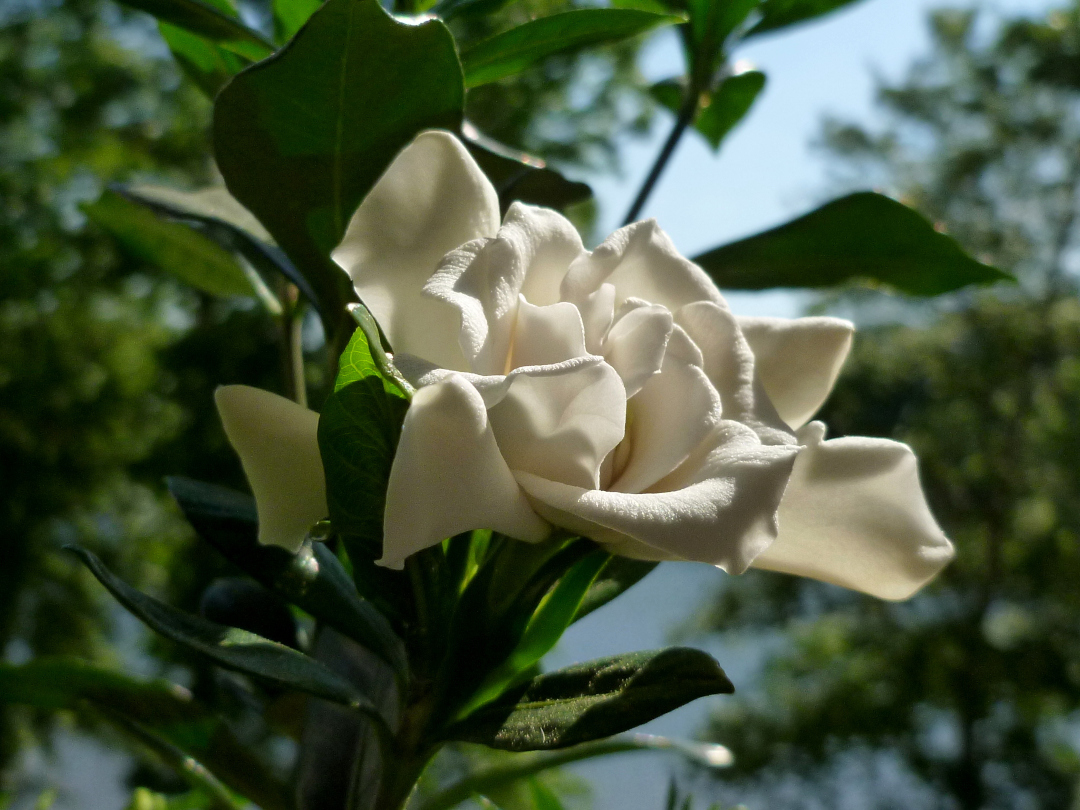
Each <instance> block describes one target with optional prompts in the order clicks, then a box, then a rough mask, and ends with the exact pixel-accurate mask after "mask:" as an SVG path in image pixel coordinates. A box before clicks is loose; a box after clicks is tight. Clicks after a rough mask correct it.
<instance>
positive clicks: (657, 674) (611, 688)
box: [445, 647, 734, 751]
mask: <svg viewBox="0 0 1080 810" xmlns="http://www.w3.org/2000/svg"><path fill="white" fill-rule="evenodd" d="M733 691H734V687H733V686H732V685H731V681H729V680H728V678H727V676H726V675H725V674H724V671H723V670H722V669H721V668H720V665H719V664H718V663H717V662H716V661H715V660H714V659H713V658H712V656H710V655H708V654H706V653H704V652H701V651H700V650H694V649H690V648H687V647H672V648H669V649H666V650H658V651H654V652H637V653H628V654H625V655H619V656H614V657H612V658H604V659H600V660H597V661H590V662H587V663H584V664H575V665H574V666H571V667H567V668H565V669H560V670H557V671H555V672H551V673H548V674H545V675H539V676H537V677H535V678H533V679H531V680H530V681H528V682H526V683H524V684H522V685H520V686H518V687H515V688H514V689H512V690H511V691H509V692H508V693H506V694H505V695H504V696H503V697H501V698H499V699H498V700H496V701H494V702H492V703H488V704H487V705H485V706H483V707H482V708H480V709H479V710H478V711H476V712H474V713H473V714H472V715H470V716H469V717H467V718H466V719H464V720H463V721H461V722H460V723H457V724H456V725H454V726H452V727H451V728H450V729H448V730H447V732H446V734H445V738H446V739H448V740H460V741H464V742H475V743H482V744H484V745H488V746H491V747H492V748H501V749H504V750H508V751H536V750H546V749H551V748H565V747H567V746H571V745H577V744H579V743H584V742H589V741H590V740H597V739H601V738H603V737H609V736H611V735H612V734H618V733H619V732H622V731H626V730H628V729H631V728H634V727H635V726H639V725H641V724H642V723H647V722H648V721H650V720H653V719H655V718H657V717H659V716H661V715H663V714H666V713H667V712H670V711H672V710H674V709H677V708H679V707H680V706H683V705H685V704H687V703H689V702H690V701H692V700H696V699H697V698H700V697H705V696H706V695H716V694H725V693H731V692H733Z"/></svg>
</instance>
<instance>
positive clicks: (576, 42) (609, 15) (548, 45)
mask: <svg viewBox="0 0 1080 810" xmlns="http://www.w3.org/2000/svg"><path fill="white" fill-rule="evenodd" d="M680 22H683V18H682V17H678V16H675V15H672V14H652V13H651V12H648V11H638V10H635V9H623V8H583V9H575V10H573V11H564V12H562V13H561V14H552V15H551V16H550V17H541V18H540V19H538V20H531V21H529V22H527V23H524V24H523V25H519V26H517V27H516V28H511V29H510V30H509V31H504V32H503V33H501V34H496V35H495V36H493V37H491V38H490V39H486V40H484V41H483V42H479V43H477V44H476V45H473V46H472V47H470V48H469V49H468V50H466V51H465V52H464V53H463V54H462V55H461V64H462V67H463V68H464V70H465V85H466V86H467V87H476V86H478V85H481V84H487V83H488V82H494V81H498V80H499V79H502V78H505V77H507V76H512V75H513V74H515V73H520V72H521V71H523V70H525V68H527V67H529V66H530V65H533V64H535V63H536V62H539V61H540V60H541V59H544V58H546V57H548V56H552V55H554V54H557V53H562V52H564V51H569V50H574V49H577V48H583V47H586V46H589V45H599V44H602V43H607V42H617V41H618V40H621V39H626V38H627V37H632V36H634V35H635V34H640V33H642V32H643V31H648V30H650V29H652V28H656V27H658V26H661V25H672V24H675V23H680Z"/></svg>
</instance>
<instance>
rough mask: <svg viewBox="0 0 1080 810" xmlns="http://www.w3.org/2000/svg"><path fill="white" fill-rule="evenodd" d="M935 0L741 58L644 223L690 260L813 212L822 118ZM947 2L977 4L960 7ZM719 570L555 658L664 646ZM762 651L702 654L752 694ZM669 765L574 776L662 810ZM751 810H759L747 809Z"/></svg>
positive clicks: (1031, 9)
mask: <svg viewBox="0 0 1080 810" xmlns="http://www.w3.org/2000/svg"><path fill="white" fill-rule="evenodd" d="M943 5H945V3H943V2H941V0H863V2H861V3H856V4H855V5H854V6H852V7H851V8H848V9H845V10H843V11H840V12H836V13H834V14H832V15H830V16H827V17H825V18H823V19H822V20H821V21H820V22H817V23H813V24H809V25H805V26H802V27H800V28H795V29H791V30H790V31H789V32H787V33H783V34H778V35H775V36H773V37H770V38H767V39H766V38H762V40H761V41H760V42H758V43H754V44H751V45H749V46H747V47H745V48H743V49H742V50H740V51H739V52H738V53H737V54H736V58H739V59H747V60H750V61H751V62H753V63H754V64H755V65H756V66H757V67H758V68H759V69H761V70H763V71H765V73H766V74H767V76H768V80H769V81H768V85H767V87H766V90H765V92H764V94H763V96H762V97H761V99H759V101H758V103H757V105H756V107H755V108H754V109H753V110H752V111H751V113H750V116H749V117H748V119H747V120H746V121H745V122H744V123H743V124H742V125H741V127H740V128H739V129H738V130H736V131H735V133H734V134H732V135H731V137H730V138H729V139H728V141H727V142H726V144H725V146H724V149H723V150H722V152H721V154H720V155H719V156H714V155H713V153H712V152H711V151H710V150H709V149H708V148H707V147H706V146H705V144H704V142H703V141H701V140H700V139H698V138H697V137H696V136H694V135H689V136H688V137H686V138H685V139H684V140H683V141H682V143H681V145H680V147H679V149H678V151H677V152H676V153H675V156H674V158H673V160H672V162H671V163H670V164H669V167H668V171H667V173H666V174H665V175H664V176H663V178H662V179H661V181H660V184H659V186H658V187H657V188H656V190H655V191H654V193H653V196H652V198H651V199H650V201H649V203H648V204H647V205H646V207H645V210H644V212H643V216H647V217H656V218H657V219H658V220H659V222H660V225H661V227H663V228H664V229H665V230H666V231H667V232H668V233H669V234H670V235H671V237H672V238H673V239H674V241H675V244H676V245H677V246H678V247H679V249H680V250H681V251H682V252H683V253H684V254H686V255H694V254H695V253H697V252H699V251H701V250H704V249H706V248H708V247H711V246H713V245H717V244H721V243H723V242H727V241H730V240H732V239H736V238H739V237H741V236H746V235H748V234H751V233H755V232H757V231H759V230H762V229H764V228H767V227H770V226H772V225H776V224H779V223H781V222H784V221H786V220H787V219H790V218H791V217H793V216H795V215H797V214H799V213H801V212H803V211H805V210H807V209H809V208H812V207H813V206H814V205H815V204H816V203H818V202H820V201H821V200H822V199H823V197H824V196H825V195H826V194H827V188H826V177H825V171H824V168H825V164H824V162H823V160H822V159H821V157H820V156H819V155H817V154H816V153H815V152H814V149H813V147H812V143H813V140H814V139H815V138H816V136H817V134H818V132H819V129H820V122H821V120H822V117H823V116H824V115H826V114H833V115H838V116H841V117H846V118H850V119H854V120H858V121H860V122H873V120H874V110H873V103H872V102H873V88H874V76H875V75H877V76H884V77H885V78H887V79H898V78H900V77H901V76H903V74H904V73H905V71H906V68H907V66H908V65H909V64H911V62H912V61H913V60H914V59H915V58H917V57H918V56H919V55H920V54H922V53H924V52H925V51H926V50H927V48H928V44H929V40H928V37H927V33H926V24H925V19H926V14H927V11H929V10H930V9H932V8H940V7H942V6H943ZM948 5H951V6H953V7H970V6H971V5H972V3H971V2H970V0H969V1H968V2H955V3H951V4H948ZM983 5H984V7H985V8H988V9H991V10H996V11H999V12H1002V13H1004V14H1006V15H1014V14H1020V13H1039V12H1042V11H1044V10H1046V9H1048V8H1051V7H1053V6H1055V5H1059V4H1057V3H1052V2H1049V0H998V1H997V2H996V3H987V4H983ZM679 58H680V57H679V53H678V46H677V43H676V41H675V38H674V35H673V34H671V33H670V32H662V33H661V34H658V35H657V36H656V37H655V39H654V40H653V41H652V42H650V43H649V45H648V46H647V48H646V51H645V54H644V57H643V61H642V69H643V71H644V72H645V74H646V76H647V77H648V78H650V79H662V78H666V77H668V76H671V75H674V74H676V73H678V72H679V69H680V64H679ZM670 127H671V117H670V116H669V115H667V114H666V113H665V114H661V115H659V116H658V121H657V122H656V124H655V125H654V127H653V131H652V132H651V133H650V137H649V138H648V139H647V140H644V141H633V142H628V143H626V144H624V146H623V156H624V161H625V166H626V172H625V177H623V178H622V179H612V178H590V182H592V183H593V186H594V189H595V190H596V192H597V194H598V196H599V197H600V200H601V216H602V223H601V224H602V232H603V233H607V232H609V231H611V230H613V229H614V228H616V227H618V225H619V224H620V222H621V219H622V217H623V216H624V214H625V211H626V208H627V206H628V205H629V201H630V200H631V199H632V198H633V196H634V193H635V192H636V190H637V188H638V186H639V185H640V183H641V180H642V178H643V177H644V176H645V174H646V173H647V172H648V170H649V167H650V165H651V163H652V160H653V158H654V155H655V154H656V152H657V150H658V149H659V146H660V144H661V143H662V142H663V140H664V138H665V137H666V136H667V133H668V131H669V128H670ZM728 298H729V300H730V302H731V304H732V308H733V309H734V310H735V311H736V312H739V313H743V314H755V315H779V316H786V317H790V316H794V315H797V314H798V312H799V309H800V308H801V306H802V303H803V301H804V299H802V298H801V297H800V296H798V295H793V294H791V293H785V292H779V293H776V292H773V293H769V292H766V293H754V294H747V293H743V294H728ZM724 576H725V575H724V574H723V573H721V572H719V571H715V570H712V569H710V568H709V567H708V566H704V565H695V564H690V563H685V564H683V563H680V564H675V563H665V564H664V565H662V566H661V567H660V568H659V569H658V570H657V571H655V572H654V573H652V574H650V576H649V577H648V578H647V579H646V580H645V581H644V582H642V583H641V584H640V585H638V586H637V587H636V588H635V589H634V590H631V591H629V592H628V593H627V594H626V595H625V596H623V597H621V598H620V599H619V600H617V601H616V602H613V603H612V604H611V605H609V606H607V607H605V608H603V609H601V610H599V611H597V612H596V613H594V614H593V615H592V616H590V617H589V618H588V619H586V620H584V621H582V622H581V623H580V624H579V625H575V626H574V627H573V628H572V629H571V630H570V632H569V633H567V635H566V636H565V637H564V639H563V642H562V643H561V645H560V647H559V648H558V649H556V650H555V652H554V653H553V654H552V656H551V658H550V660H549V665H551V666H562V665H565V664H567V663H570V662H571V661H581V660H587V659H589V658H597V657H601V656H604V655H612V654H615V653H618V652H623V651H628V650H635V649H651V648H656V647H660V646H664V645H665V644H666V643H668V642H669V641H670V639H668V638H667V636H668V634H669V632H670V630H671V628H673V627H674V626H677V625H678V624H680V623H681V622H683V621H684V620H686V619H687V617H689V616H690V615H691V614H692V613H693V611H694V609H695V608H696V607H698V606H700V605H701V604H703V602H704V601H705V600H706V599H707V598H708V597H709V595H710V594H711V593H712V592H713V591H714V589H715V588H717V587H718V586H719V585H720V583H721V582H722V578H723V577H724ZM759 649H760V648H759V645H754V644H749V645H744V646H742V647H729V648H727V649H724V648H715V649H710V652H713V653H714V654H716V655H717V657H718V658H719V660H720V661H721V663H722V664H723V666H724V668H725V670H726V671H727V672H728V674H729V675H730V676H731V678H732V680H733V681H734V683H735V685H736V688H737V689H738V688H745V687H747V686H749V683H748V680H749V677H750V675H751V671H752V669H753V662H754V658H755V653H757V652H758V651H759ZM722 699H723V698H706V699H703V700H700V701H697V702H695V703H693V704H691V705H689V706H686V707H684V708H683V709H680V710H679V711H677V712H673V713H672V714H670V715H667V716H665V717H663V718H660V719H659V720H657V721H654V722H653V723H652V724H650V725H649V726H648V727H647V728H646V729H645V730H648V731H652V732H654V733H661V734H671V735H680V736H690V735H692V734H693V733H694V731H695V729H696V728H697V727H698V725H699V724H700V722H701V721H702V720H703V718H704V716H705V713H706V712H707V711H708V703H709V701H710V700H722ZM673 765H675V763H674V762H673V761H672V760H670V759H668V758H666V757H664V756H660V755H656V754H633V755H628V756H623V757H615V758H612V759H609V760H606V761H603V762H596V763H592V764H585V765H581V766H578V768H577V769H576V770H577V771H578V772H579V773H580V774H582V775H583V776H585V777H587V778H588V779H589V780H590V781H592V782H593V784H594V788H595V790H594V796H595V804H594V808H595V810H661V808H662V807H663V799H664V796H665V792H666V790H667V784H668V779H669V778H670V774H671V772H672V766H673ZM750 810H767V809H766V808H750Z"/></svg>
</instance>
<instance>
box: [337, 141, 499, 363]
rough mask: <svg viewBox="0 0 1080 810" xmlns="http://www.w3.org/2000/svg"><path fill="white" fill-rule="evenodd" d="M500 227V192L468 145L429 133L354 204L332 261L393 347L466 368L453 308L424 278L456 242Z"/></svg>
mask: <svg viewBox="0 0 1080 810" xmlns="http://www.w3.org/2000/svg"><path fill="white" fill-rule="evenodd" d="M498 227H499V198H498V195H497V194H496V193H495V189H494V188H493V187H492V185H491V183H489V182H488V179H487V178H486V177H485V176H484V173H483V172H482V171H481V170H480V167H479V166H477V165H476V162H475V161H474V160H473V159H472V157H471V156H470V155H469V153H468V152H467V151H466V149H465V147H464V146H462V145H461V142H460V141H458V139H457V138H455V137H454V136H453V135H451V134H450V133H449V132H441V131H436V130H432V131H428V132H423V133H421V134H420V135H418V136H417V137H416V140H414V141H413V142H412V143H411V144H409V146H407V147H405V149H404V150H402V152H401V153H400V154H399V155H398V156H397V157H396V158H395V159H394V162H393V163H391V164H390V167H389V168H388V169H387V170H386V173H385V174H383V176H382V177H381V178H380V179H379V182H378V183H376V184H375V187H374V188H373V189H372V190H371V192H370V193H369V194H368V195H367V197H366V198H365V199H364V202H363V203H361V205H360V207H359V208H358V209H357V210H356V213H355V214H354V215H353V218H352V220H351V221H350V222H349V227H348V229H347V230H346V231H345V237H344V239H343V240H342V242H341V244H340V245H339V246H338V248H337V249H336V250H335V251H334V253H333V259H334V261H335V262H337V263H338V264H339V265H340V266H341V267H342V268H343V269H344V270H345V272H347V273H348V274H349V276H350V277H351V278H352V280H353V283H354V285H355V286H356V293H357V295H359V296H360V299H361V300H362V301H363V302H364V304H365V305H366V306H367V308H368V309H370V310H371V312H372V314H373V315H374V316H375V318H376V320H378V322H379V325H380V326H381V327H382V329H383V331H384V332H385V333H386V336H387V337H388V338H389V339H390V344H391V345H392V346H393V347H394V350H395V351H401V352H409V353H410V354H415V355H418V356H420V357H423V358H425V359H427V360H431V361H432V362H435V363H438V364H439V365H441V366H444V367H446V368H464V363H463V358H462V357H461V352H460V350H459V348H458V344H457V339H456V338H457V333H458V322H457V314H456V313H455V312H454V311H453V310H447V308H446V307H444V306H442V305H440V304H438V303H437V302H434V301H432V300H430V299H429V298H425V297H424V296H423V295H422V293H421V291H422V289H423V286H424V282H425V281H427V279H428V278H429V277H430V276H431V274H432V273H434V272H435V268H436V267H437V266H438V264H439V261H440V260H441V259H442V258H443V256H444V255H446V254H447V253H449V252H450V251H451V250H453V249H454V248H456V247H458V246H460V245H462V244H464V243H465V242H468V241H470V240H472V239H477V238H479V237H488V236H494V235H495V232H496V231H497V230H498Z"/></svg>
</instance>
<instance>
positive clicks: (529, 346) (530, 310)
mask: <svg viewBox="0 0 1080 810" xmlns="http://www.w3.org/2000/svg"><path fill="white" fill-rule="evenodd" d="M510 354H511V357H510V367H509V368H508V369H506V371H507V373H509V371H510V370H511V369H515V368H520V367H522V366H550V365H554V364H556V363H561V362H563V361H564V360H570V359H572V358H574V357H584V356H585V355H586V354H587V352H586V351H585V327H584V325H583V324H582V323H581V313H580V312H578V308H577V307H575V306H574V305H573V304H570V303H568V302H566V301H562V302H559V303H556V304H549V305H548V306H546V307H536V306H533V305H532V304H530V303H529V302H528V301H526V300H525V296H524V295H522V296H520V300H519V301H518V315H517V324H516V325H515V327H514V343H513V349H512V351H511V353H510Z"/></svg>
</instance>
